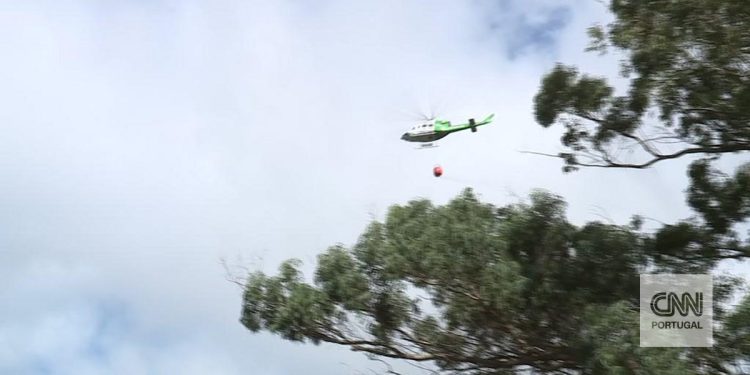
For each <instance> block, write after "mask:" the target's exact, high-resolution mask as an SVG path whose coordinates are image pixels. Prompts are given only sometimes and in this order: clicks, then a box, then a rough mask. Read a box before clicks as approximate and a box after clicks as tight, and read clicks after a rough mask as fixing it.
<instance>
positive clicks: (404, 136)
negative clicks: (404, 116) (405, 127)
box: [401, 133, 409, 140]
mask: <svg viewBox="0 0 750 375" xmlns="http://www.w3.org/2000/svg"><path fill="white" fill-rule="evenodd" d="M407 138H409V133H404V135H402V136H401V139H403V140H406V139H407Z"/></svg>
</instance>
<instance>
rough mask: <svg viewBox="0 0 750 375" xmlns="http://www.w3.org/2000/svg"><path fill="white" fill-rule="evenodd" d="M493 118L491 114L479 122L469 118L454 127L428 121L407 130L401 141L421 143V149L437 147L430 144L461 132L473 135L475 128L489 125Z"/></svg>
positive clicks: (443, 121)
mask: <svg viewBox="0 0 750 375" xmlns="http://www.w3.org/2000/svg"><path fill="white" fill-rule="evenodd" d="M494 117H495V114H494V113H493V114H491V115H489V116H487V118H485V119H484V120H482V121H479V122H476V121H475V120H474V119H473V118H471V119H469V122H468V123H465V124H455V125H453V124H451V122H450V121H446V120H428V121H425V122H423V123H422V124H419V125H416V126H414V127H412V128H411V129H409V130H408V131H407V132H406V133H404V134H403V135H402V136H401V139H402V140H404V141H407V142H420V143H423V144H422V145H421V146H422V147H437V146H434V145H433V143H432V142H435V141H437V140H439V139H442V138H445V137H446V136H448V134H451V133H455V132H457V131H461V130H467V129H471V131H472V133H474V132H476V131H477V127H479V126H482V125H487V124H489V123H491V122H492V119H493V118H494Z"/></svg>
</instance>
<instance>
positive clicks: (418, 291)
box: [241, 190, 748, 374]
mask: <svg viewBox="0 0 750 375" xmlns="http://www.w3.org/2000/svg"><path fill="white" fill-rule="evenodd" d="M655 242H659V240H658V239H656V238H651V237H649V236H647V235H644V234H641V233H638V232H637V231H636V230H634V228H632V227H630V226H617V225H610V224H603V223H599V222H592V223H588V224H586V225H584V226H582V227H576V226H574V225H572V224H570V223H569V222H568V221H567V220H566V218H565V204H564V202H563V200H562V199H561V198H560V197H557V196H554V195H551V194H549V193H545V192H536V193H534V194H532V195H531V197H530V202H529V203H525V204H524V203H519V204H514V205H509V206H504V207H494V206H492V205H489V204H486V203H482V202H480V201H479V200H478V199H477V198H476V196H475V195H474V194H473V192H472V191H471V190H466V191H465V192H464V193H462V194H461V195H460V196H458V197H456V198H455V199H453V200H452V201H450V202H449V203H448V204H446V205H444V206H435V205H433V204H432V203H431V202H430V201H427V200H414V201H411V202H409V203H408V204H406V205H403V206H398V205H396V206H392V207H391V208H390V210H389V212H388V215H387V217H386V219H385V221H384V222H378V221H374V222H372V223H371V224H370V225H369V226H368V228H367V229H366V230H365V232H364V233H363V234H362V235H361V237H360V238H359V241H358V242H357V243H356V244H355V245H354V246H353V247H351V248H345V247H343V246H333V247H331V248H329V249H328V250H327V251H325V252H324V253H322V254H321V255H320V256H319V257H318V265H317V269H316V271H315V274H314V278H313V279H312V280H310V281H305V280H304V278H303V277H302V275H301V274H300V272H299V271H298V269H299V264H297V263H296V262H295V261H288V262H286V263H284V264H283V265H282V266H281V268H280V270H279V274H278V276H266V275H264V274H262V273H257V272H256V273H254V274H252V275H251V276H250V278H249V279H248V282H247V285H246V290H245V295H244V302H243V310H242V319H241V321H242V323H243V324H244V325H245V326H246V327H247V328H249V329H250V330H252V331H259V330H266V331H270V332H273V333H275V334H278V335H280V336H281V337H283V338H285V339H288V340H293V341H302V342H308V341H309V342H313V343H320V342H328V343H334V344H340V345H345V346H348V347H350V348H351V349H352V350H355V351H361V352H365V353H369V354H373V355H377V356H381V357H390V358H399V359H405V360H411V361H417V362H431V363H433V364H435V365H436V366H437V367H438V368H439V369H440V370H441V371H444V372H446V373H467V374H502V373H510V372H513V371H518V370H520V369H523V368H527V369H535V370H536V371H539V372H549V373H563V372H564V371H569V370H575V371H581V372H583V373H588V374H609V373H623V374H668V373H674V374H689V373H701V372H702V371H707V370H711V371H714V372H717V373H718V372H720V371H723V370H725V368H724V367H723V366H724V365H723V364H724V363H730V362H729V361H728V360H730V359H731V360H732V361H734V360H736V359H737V358H738V356H739V354H737V353H730V354H726V353H715V352H712V351H705V350H693V351H690V350H675V349H660V348H641V347H639V341H638V310H637V309H638V307H637V306H638V294H639V284H638V280H639V273H640V272H645V271H647V270H649V269H655V268H654V267H655V266H657V265H658V266H659V267H660V269H668V270H671V271H678V270H680V269H682V268H681V267H682V264H680V263H675V262H672V263H670V262H666V261H664V259H670V257H671V256H672V255H673V254H671V253H670V251H672V248H670V247H668V246H662V247H660V246H656V245H654V243H655ZM662 252H666V253H665V254H662ZM735 284H736V283H735V280H731V279H727V280H723V281H721V280H720V282H719V284H718V285H719V286H717V290H719V291H721V290H725V291H726V292H724V293H722V292H719V293H717V295H718V299H719V300H721V299H725V298H727V297H728V295H729V294H728V292H729V291H730V290H732V288H733V287H734V285H735ZM742 314H746V311H744V310H742V311H740V312H739V313H738V314H736V315H730V318H728V320H727V321H728V322H734V321H737V322H738V323H736V324H740V325H742V324H747V322H748V321H747V320H745V319H744V318H743V315H742ZM717 316H719V317H724V316H725V315H722V314H721V313H719V314H717ZM732 324H735V323H732ZM732 327H733V329H734V326H732ZM742 327H745V326H742ZM742 327H739V328H737V329H736V330H733V331H732V332H731V333H727V334H726V337H727V340H739V341H742V340H745V339H746V338H747V333H741V332H743V331H742V329H744V328H742ZM717 335H718V334H717ZM737 335H740V336H737ZM742 335H744V336H742ZM722 337H723V336H722ZM738 353H742V355H745V356H747V355H748V352H747V351H746V350H744V349H742V348H740V349H738ZM686 355H689V356H692V358H693V360H692V361H686V360H684V358H685V356H686ZM721 355H724V356H726V358H725V357H721ZM714 363H719V364H720V365H717V366H715V367H714Z"/></svg>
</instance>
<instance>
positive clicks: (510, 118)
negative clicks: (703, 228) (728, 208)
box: [0, 0, 690, 374]
mask: <svg viewBox="0 0 750 375" xmlns="http://www.w3.org/2000/svg"><path fill="white" fill-rule="evenodd" d="M608 17H609V16H608V15H607V13H606V9H605V8H604V6H603V5H602V3H600V2H597V1H594V0H590V1H588V0H581V1H575V2H571V1H564V0H534V1H524V0H507V1H503V0H492V1H489V0H488V1H434V0H430V1H426V0H425V1H403V0H398V1H396V0H393V1H391V0H388V1H368V2H365V1H315V2H312V1H302V0H287V1H281V0H279V1H246V0H242V1H240V0H236V1H235V0H211V1H191V0H179V1H178V0H161V1H160V0H154V1H144V0H133V1H120V0H105V1H72V0H50V1H32V0H24V1H20V0H19V1H10V0H0V103H2V105H1V106H0V130H2V134H1V135H0V280H1V281H0V373H13V374H102V373H112V374H301V373H307V374H352V373H357V371H364V370H366V369H367V368H375V369H377V368H378V367H377V364H374V363H372V362H369V361H367V360H366V359H364V358H363V357H362V356H361V355H359V354H356V353H351V352H348V351H347V350H342V349H340V348H336V347H333V346H329V345H323V346H319V347H314V346H311V345H298V344H291V343H288V342H285V341H283V340H281V339H280V338H277V337H273V336H269V335H265V334H259V335H254V334H251V333H250V332H248V331H247V330H245V329H244V328H243V327H242V326H241V325H240V324H239V322H238V318H239V312H240V297H241V295H240V290H239V289H238V288H237V287H236V286H235V285H233V284H231V283H229V282H227V281H226V279H225V270H224V269H223V267H222V266H221V259H226V260H227V261H228V262H229V263H230V264H232V265H245V266H247V267H250V268H253V269H264V270H266V271H271V272H273V270H274V269H275V268H276V266H277V265H278V263H279V262H280V261H282V260H284V259H287V258H290V257H296V258H300V259H302V260H303V261H305V262H306V263H307V265H311V263H312V262H313V261H314V259H315V255H316V254H318V253H319V252H321V251H323V250H324V249H325V248H326V247H327V246H329V245H333V244H335V243H344V244H351V243H353V242H354V241H355V240H356V238H357V236H358V234H359V233H360V232H361V231H362V230H363V229H364V227H365V225H366V224H367V222H368V221H369V220H370V219H371V218H373V217H376V218H379V217H382V216H383V214H384V213H385V211H386V210H387V208H388V206H389V205H391V204H394V203H404V202H406V201H408V200H409V199H413V198H416V197H427V198H430V199H433V200H435V201H436V202H438V203H444V202H445V201H447V200H448V199H450V198H451V197H453V196H455V195H456V194H457V193H458V192H460V191H461V190H462V189H463V188H464V187H466V186H473V187H474V188H475V189H476V191H477V192H478V193H479V194H480V195H481V198H482V199H483V200H485V201H488V202H492V203H494V204H498V205H501V204H506V203H512V202H517V201H518V200H519V199H523V198H524V197H525V196H527V194H528V193H529V192H530V190H531V189H534V188H544V189H548V190H551V191H553V192H555V193H557V194H560V195H562V196H564V197H565V198H566V200H567V201H568V202H569V205H570V208H569V217H570V219H571V220H572V221H574V222H576V223H582V222H584V221H586V220H601V219H602V217H605V218H607V219H609V220H613V221H615V222H618V223H624V222H626V221H627V220H628V218H629V217H630V216H631V215H632V214H635V213H641V214H644V215H646V216H649V217H653V218H656V219H659V220H663V221H669V220H673V219H676V218H681V217H685V216H688V215H689V214H690V212H689V210H688V209H687V208H686V207H685V204H684V195H683V189H684V187H685V182H686V178H685V175H684V165H685V164H686V163H687V161H675V162H671V163H664V164H662V165H659V166H658V167H657V168H654V169H651V170H646V171H612V170H585V171H582V172H579V173H576V174H573V175H563V174H562V173H561V171H560V168H561V163H560V162H559V161H558V160H554V159H547V158H543V157H538V156H532V155H528V154H522V153H519V151H520V150H534V151H545V152H552V153H555V152H557V151H559V150H560V146H559V136H560V132H561V130H560V129H549V130H544V129H542V128H541V127H539V126H538V125H536V124H535V123H534V121H533V113H532V97H533V95H534V94H535V93H536V90H537V89H538V85H539V80H540V78H541V76H542V75H543V74H544V73H545V72H547V71H549V70H550V69H551V68H552V66H553V65H554V63H555V62H557V61H564V62H566V63H575V64H579V65H580V66H582V67H583V69H585V70H587V71H591V72H595V73H598V74H604V75H609V76H613V75H615V74H616V73H617V71H618V68H617V66H616V61H617V59H616V57H613V56H607V57H598V56H597V55H595V54H584V53H583V49H584V48H585V46H586V44H587V41H586V36H585V29H586V27H588V26H590V25H591V24H593V23H595V22H602V21H606V20H607V19H608ZM430 109H432V110H435V111H437V114H439V115H440V116H441V117H442V118H446V119H448V120H453V121H464V120H466V119H467V118H468V117H476V118H483V117H484V116H486V115H488V114H490V113H495V114H496V116H495V123H493V124H492V125H490V126H487V127H482V128H480V130H479V132H477V133H470V132H466V133H458V134H454V135H451V136H450V137H448V138H446V139H444V140H443V141H441V143H440V144H441V146H440V147H438V148H436V149H430V150H415V149H414V145H413V144H408V143H406V142H403V141H401V140H400V139H399V137H400V136H401V134H402V133H403V132H404V130H405V129H406V128H409V127H411V126H412V125H413V124H414V123H413V122H411V121H412V120H413V119H414V116H413V115H411V114H410V113H414V112H419V111H424V112H429V111H430ZM436 164H440V165H442V166H443V168H444V170H445V175H444V177H442V178H440V179H436V178H434V177H433V176H432V175H431V169H432V167H433V166H434V165H436ZM413 373H418V372H417V371H413Z"/></svg>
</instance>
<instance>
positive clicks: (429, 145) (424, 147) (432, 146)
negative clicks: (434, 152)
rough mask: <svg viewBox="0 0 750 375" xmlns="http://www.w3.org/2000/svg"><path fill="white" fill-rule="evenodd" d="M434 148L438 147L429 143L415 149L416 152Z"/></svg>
mask: <svg viewBox="0 0 750 375" xmlns="http://www.w3.org/2000/svg"><path fill="white" fill-rule="evenodd" d="M435 147H438V145H436V144H434V143H432V142H430V143H423V144H421V145H419V147H417V150H422V149H426V148H435Z"/></svg>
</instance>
